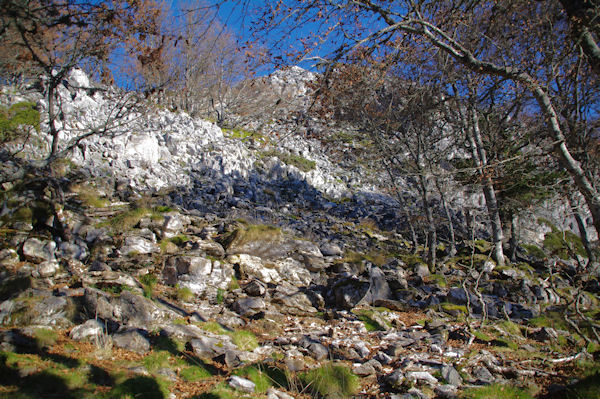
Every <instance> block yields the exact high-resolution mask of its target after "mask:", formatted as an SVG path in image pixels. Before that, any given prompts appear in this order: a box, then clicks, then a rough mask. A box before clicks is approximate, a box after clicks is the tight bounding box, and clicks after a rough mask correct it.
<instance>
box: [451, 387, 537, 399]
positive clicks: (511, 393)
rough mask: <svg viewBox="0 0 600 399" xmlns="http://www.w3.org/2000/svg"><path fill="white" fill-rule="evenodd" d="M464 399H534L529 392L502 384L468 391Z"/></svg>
mask: <svg viewBox="0 0 600 399" xmlns="http://www.w3.org/2000/svg"><path fill="white" fill-rule="evenodd" d="M462 398H463V399H533V396H531V394H529V392H527V391H524V390H522V389H519V388H516V387H513V386H510V385H502V384H493V385H488V386H486V387H483V388H470V389H467V390H466V391H465V392H464V393H463V395H462Z"/></svg>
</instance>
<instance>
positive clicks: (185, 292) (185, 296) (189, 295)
mask: <svg viewBox="0 0 600 399" xmlns="http://www.w3.org/2000/svg"><path fill="white" fill-rule="evenodd" d="M175 295H176V297H177V299H178V300H180V301H183V302H188V301H190V300H192V299H193V298H194V296H195V295H194V293H193V292H192V290H190V289H189V288H188V287H177V291H176V292H175Z"/></svg>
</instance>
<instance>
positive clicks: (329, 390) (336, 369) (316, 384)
mask: <svg viewBox="0 0 600 399" xmlns="http://www.w3.org/2000/svg"><path fill="white" fill-rule="evenodd" d="M299 378H300V381H301V382H302V385H303V386H304V387H305V389H306V391H307V392H311V393H312V394H313V395H315V396H319V397H324V398H348V397H351V396H352V395H354V394H355V393H356V391H357V390H358V387H359V385H358V377H357V376H356V375H354V374H353V373H352V372H351V371H350V369H349V368H347V367H346V366H342V365H336V364H333V363H328V364H325V365H323V366H321V367H318V368H316V369H312V370H310V371H307V372H305V373H301V374H300V375H299Z"/></svg>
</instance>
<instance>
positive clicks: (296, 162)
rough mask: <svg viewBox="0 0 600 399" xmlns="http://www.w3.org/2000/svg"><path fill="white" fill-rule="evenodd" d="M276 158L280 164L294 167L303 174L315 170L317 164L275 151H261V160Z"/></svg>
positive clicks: (298, 156) (297, 156)
mask: <svg viewBox="0 0 600 399" xmlns="http://www.w3.org/2000/svg"><path fill="white" fill-rule="evenodd" d="M272 157H276V158H278V159H279V160H280V161H281V162H283V163H284V164H286V165H291V166H295V167H296V168H298V169H300V170H301V171H303V172H305V173H306V172H310V171H311V170H314V169H316V167H317V163H316V162H315V161H311V160H309V159H306V158H304V157H301V156H300V155H295V154H288V153H284V152H281V151H277V150H268V151H263V152H262V154H261V158H272Z"/></svg>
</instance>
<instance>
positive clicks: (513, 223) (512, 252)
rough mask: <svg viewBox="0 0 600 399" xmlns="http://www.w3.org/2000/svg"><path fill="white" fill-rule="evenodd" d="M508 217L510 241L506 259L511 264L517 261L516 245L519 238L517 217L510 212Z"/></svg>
mask: <svg viewBox="0 0 600 399" xmlns="http://www.w3.org/2000/svg"><path fill="white" fill-rule="evenodd" d="M509 217H510V239H509V241H508V244H509V250H508V259H510V261H511V262H513V263H514V262H516V261H517V244H518V243H519V237H518V233H517V219H518V216H517V215H516V214H515V213H513V212H511V214H510V215H509Z"/></svg>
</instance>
